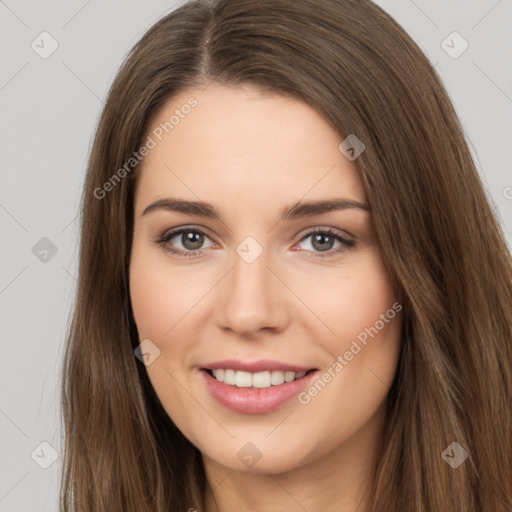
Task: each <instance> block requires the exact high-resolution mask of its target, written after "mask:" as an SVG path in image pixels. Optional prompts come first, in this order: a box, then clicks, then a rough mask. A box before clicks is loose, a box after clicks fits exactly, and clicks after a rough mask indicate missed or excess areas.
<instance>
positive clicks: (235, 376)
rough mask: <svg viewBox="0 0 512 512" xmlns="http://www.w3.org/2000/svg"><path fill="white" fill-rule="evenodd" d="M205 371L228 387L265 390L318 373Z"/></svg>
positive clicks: (205, 369)
mask: <svg viewBox="0 0 512 512" xmlns="http://www.w3.org/2000/svg"><path fill="white" fill-rule="evenodd" d="M203 370H204V371H205V372H206V373H208V375H210V377H212V378H214V379H215V380H217V381H218V382H223V383H224V384H227V385H228V386H232V387H236V388H251V389H264V388H270V387H273V386H280V385H281V384H285V383H288V382H293V381H295V380H299V379H302V378H303V377H305V376H306V375H308V374H310V373H311V372H314V371H316V369H315V368H312V369H311V370H307V371H301V372H291V371H281V370H272V371H264V372H255V373H252V372H246V371H242V370H233V369H230V368H226V369H217V370H211V369H209V368H203Z"/></svg>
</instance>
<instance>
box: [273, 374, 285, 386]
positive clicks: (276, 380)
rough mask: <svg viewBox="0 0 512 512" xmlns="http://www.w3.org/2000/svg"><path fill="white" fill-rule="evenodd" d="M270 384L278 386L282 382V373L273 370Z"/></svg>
mask: <svg viewBox="0 0 512 512" xmlns="http://www.w3.org/2000/svg"><path fill="white" fill-rule="evenodd" d="M270 382H271V383H272V386H279V384H282V383H283V382H284V372H280V371H279V370H275V371H273V372H272V373H271V374H270Z"/></svg>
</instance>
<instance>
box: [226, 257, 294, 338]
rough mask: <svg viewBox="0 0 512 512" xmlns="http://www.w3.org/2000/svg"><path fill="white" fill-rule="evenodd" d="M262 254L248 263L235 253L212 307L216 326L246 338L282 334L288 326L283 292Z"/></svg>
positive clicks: (267, 259) (269, 263)
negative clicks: (264, 332) (269, 333)
mask: <svg viewBox="0 0 512 512" xmlns="http://www.w3.org/2000/svg"><path fill="white" fill-rule="evenodd" d="M269 259H270V258H269V256H268V254H267V252H266V251H263V253H262V254H260V255H259V257H258V258H257V259H256V260H255V261H252V262H251V263H249V262H248V261H246V260H244V258H243V257H241V256H240V255H239V254H238V253H237V252H236V251H234V255H233V259H232V268H231V271H230V272H229V273H228V275H227V276H226V277H225V278H224V279H223V280H222V287H221V288H220V289H219V296H218V302H217V306H216V317H217V323H218V326H219V327H220V328H221V329H223V330H230V331H232V332H234V333H236V334H238V335H239V336H243V337H248V336H251V335H253V334H256V333H258V332H259V331H261V330H263V329H267V330H268V329H270V330H272V331H281V330H283V329H284V328H285V327H286V325H287V323H288V313H287V307H286V301H287V300H288V299H287V297H286V293H285V292H286V288H285V287H284V285H283V284H282V282H281V281H280V280H279V279H278V278H277V277H276V275H275V274H276V272H275V270H273V269H271V266H272V263H271V262H270V261H269Z"/></svg>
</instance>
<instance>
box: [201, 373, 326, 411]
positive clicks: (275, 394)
mask: <svg viewBox="0 0 512 512" xmlns="http://www.w3.org/2000/svg"><path fill="white" fill-rule="evenodd" d="M201 373H202V374H203V376H204V378H205V381H206V385H207V387H208V389H209V390H210V393H211V394H212V395H213V397H214V398H215V399H216V400H217V402H219V403H220V404H221V405H223V406H224V407H227V408H228V409H231V410H232V411H235V412H241V413H245V414H262V413H265V412H270V411H273V410H274V409H277V408H278V407H280V406H281V405H283V404H284V403H286V402H288V401H289V400H290V399H292V398H293V397H294V396H296V395H298V394H299V393H300V392H301V391H302V390H303V389H304V388H305V387H306V386H307V385H308V384H309V382H310V381H311V379H312V378H313V377H314V376H315V375H316V374H317V373H318V370H315V371H312V372H311V373H308V374H307V375H305V376H304V377H302V378H300V379H297V380H294V381H292V382H285V383H283V384H280V385H278V386H270V387H269V388H260V389H255V388H238V387H236V386H229V385H228V384H224V383H223V382H219V381H218V380H217V379H215V378H214V377H212V376H211V375H210V374H209V373H208V372H207V371H206V370H201Z"/></svg>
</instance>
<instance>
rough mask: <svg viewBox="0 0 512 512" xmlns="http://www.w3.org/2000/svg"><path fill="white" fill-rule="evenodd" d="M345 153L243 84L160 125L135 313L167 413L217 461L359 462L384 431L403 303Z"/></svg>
mask: <svg viewBox="0 0 512 512" xmlns="http://www.w3.org/2000/svg"><path fill="white" fill-rule="evenodd" d="M191 98H193V99H191ZM171 116H174V117H171ZM166 123H167V124H166ZM148 136H149V137H150V139H147V137H148ZM342 140H343V139H342V137H341V136H340V135H339V134H338V133H336V132H335V131H334V130H333V129H332V128H331V127H330V125H329V124H328V123H327V122H325V121H324V120H323V118H322V117H321V116H320V115H319V114H318V113H316V112H315V110H313V109H312V108H311V107H309V106H308V105H306V104H304V103H302V102H300V101H298V100H296V99H291V98H288V97H284V96H270V95H262V94H261V93H260V92H259V91H258V90H257V89H252V88H248V87H244V88H227V87H224V86H220V85H217V84H212V85H210V86H209V87H207V88H206V89H188V90H186V91H184V92H182V93H180V94H179V95H178V96H177V97H175V98H173V99H172V101H169V102H167V103H166V104H165V105H164V107H163V108H161V109H160V111H159V112H158V113H157V115H156V116H155V117H154V118H153V119H152V121H151V126H150V129H149V131H148V132H147V134H146V138H145V139H144V143H145V144H146V146H147V155H146V156H145V157H144V159H143V161H142V163H141V164H140V168H139V169H138V172H141V174H140V175H139V176H138V182H137V190H136V194H135V227H134V237H133V247H132V253H131V261H130V293H131V301H132V306H133V313H134V317H135V322H136V324H137V328H138V332H139V336H140V340H141V342H143V340H146V341H144V342H143V344H142V349H143V352H144V353H147V354H149V355H148V356H146V357H147V362H146V365H147V366H146V369H147V372H148V375H149V378H150V380H151V383H152V385H153V386H154V388H155V391H156V393H157V395H158V397H159V399H160V401H161V403H162V405H163V407H164V408H165V410H166V411H167V413H168V414H169V416H170V417H171V418H172V420H173V421H174V423H175V424H176V425H177V426H178V428H179V429H180V430H181V431H182V432H183V433H184V435H185V436H186V437H187V438H188V439H189V440H190V441H191V442H192V443H193V444H194V445H195V446H197V447H198V448H199V449H200V450H201V452H202V453H203V454H204V457H205V461H206V462H209V463H210V464H216V465H218V466H224V467H227V468H230V469H232V470H240V471H253V472H270V473H278V472H284V471H288V470H292V469H297V468H299V467H301V466H305V465H306V464H310V463H312V462H315V461H318V460H319V459H321V458H324V459H327V458H328V457H330V456H332V455H334V454H340V453H341V452H344V453H347V454H348V453H351V455H352V456H353V457H356V458H357V457H358V456H360V454H361V451H363V452H364V451H368V450H371V449H372V448H371V446H370V445H371V443H372V442H373V441H374V440H375V436H376V435H377V434H376V433H377V432H378V431H379V429H380V427H381V426H382V419H383V413H384V410H385V398H386V395H387V393H388V390H389V386H390V385H391V383H392V380H393V377H394V375H395V372H396V367H397V360H398V354H399V348H400V337H401V327H402V318H401V317H402V314H401V313H399V311H400V309H401V305H400V304H398V303H397V302H396V297H395V293H394V290H393V289H392V287H391V284H390V280H389V278H388V275H387V273H386V271H385V267H384V264H383V261H382V259H381V256H380V253H379V250H378V247H377V245H376V240H375V236H374V233H373V230H372V223H371V216H370V212H369V211H368V209H366V208H365V205H366V198H365V194H364V191H363V188H362V184H361V180H360V178H359V176H358V171H357V168H356V166H355V163H354V162H353V161H351V160H349V159H348V158H346V157H345V155H344V154H343V153H342V152H341V151H340V149H339V148H338V146H339V145H340V143H341V142H342ZM363 142H364V141H363ZM142 153H145V151H143V152H142ZM349 154H350V153H349ZM328 201H330V203H327V202H328ZM308 205H309V206H308ZM177 230H178V231H177ZM172 251H175V252H172ZM147 340H149V341H147ZM212 370H215V374H216V376H217V378H215V376H214V375H213V372H212ZM304 372H307V373H306V374H304ZM217 379H218V380H217ZM294 379H295V380H294ZM222 380H224V381H225V382H222Z"/></svg>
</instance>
